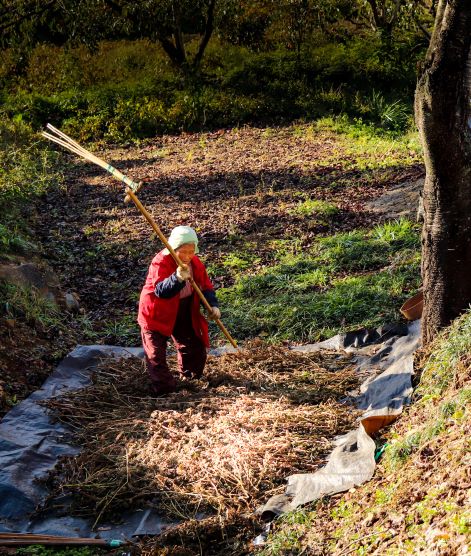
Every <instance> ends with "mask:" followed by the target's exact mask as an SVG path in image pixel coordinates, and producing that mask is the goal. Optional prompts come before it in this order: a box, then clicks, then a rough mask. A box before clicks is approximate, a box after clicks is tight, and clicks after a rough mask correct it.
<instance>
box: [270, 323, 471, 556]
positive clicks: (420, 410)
mask: <svg viewBox="0 0 471 556" xmlns="http://www.w3.org/2000/svg"><path fill="white" fill-rule="evenodd" d="M470 332H471V313H467V314H465V315H464V316H463V317H461V318H460V319H458V320H457V321H455V322H454V323H453V325H452V326H450V327H449V328H448V329H447V330H445V331H444V332H443V334H442V335H441V336H440V337H439V338H438V339H437V340H436V341H435V342H434V343H433V345H432V346H430V348H429V349H427V351H423V352H421V353H418V354H417V361H416V373H417V375H416V376H417V381H418V382H419V384H418V386H417V388H416V390H415V394H414V401H413V404H412V405H411V406H410V407H409V409H408V410H407V412H406V413H405V414H404V415H403V416H402V417H401V418H400V419H399V420H398V421H397V422H396V424H395V425H394V426H392V427H391V428H390V429H389V430H387V431H386V433H385V434H384V438H382V439H378V440H381V441H382V442H384V443H385V449H384V455H383V457H382V459H381V461H380V463H379V465H378V467H377V472H376V475H375V478H374V479H373V480H372V481H371V482H370V483H368V484H367V485H364V486H361V487H358V488H357V489H352V490H351V491H350V492H348V493H347V494H346V495H343V496H337V497H332V498H330V499H325V500H321V501H318V502H317V503H316V504H314V505H313V506H311V507H310V508H305V509H303V510H299V511H296V512H293V513H291V514H289V515H287V516H285V517H283V518H282V519H280V520H279V521H278V522H277V523H276V524H275V527H274V531H273V533H272V534H271V536H270V537H269V539H268V543H267V545H266V546H265V548H264V550H263V551H262V554H263V555H264V556H268V555H275V554H300V553H302V554H312V555H326V554H329V555H340V554H342V555H345V554H358V555H364V554H381V555H391V556H393V555H400V554H401V555H402V554H430V555H432V554H433V555H462V554H469V547H470V540H471V497H470V490H469V488H470V486H471V473H470V469H471V468H470V461H471V450H470V432H471V418H470V405H469V402H470V400H471V381H470V368H471V334H470Z"/></svg>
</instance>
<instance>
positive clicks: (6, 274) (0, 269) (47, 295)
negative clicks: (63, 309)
mask: <svg viewBox="0 0 471 556" xmlns="http://www.w3.org/2000/svg"><path fill="white" fill-rule="evenodd" d="M0 281H3V282H7V283H8V284H13V285H14V286H18V287H22V288H35V289H36V290H37V291H38V292H39V293H40V294H41V295H42V296H43V297H44V299H47V300H48V301H50V302H51V303H54V304H55V305H61V303H63V304H65V302H64V301H63V298H64V295H63V293H62V292H61V290H60V284H59V279H58V278H57V276H56V275H55V274H54V273H53V272H52V271H51V270H49V269H48V268H39V267H38V266H37V265H35V264H33V263H23V264H19V265H14V264H3V265H0Z"/></svg>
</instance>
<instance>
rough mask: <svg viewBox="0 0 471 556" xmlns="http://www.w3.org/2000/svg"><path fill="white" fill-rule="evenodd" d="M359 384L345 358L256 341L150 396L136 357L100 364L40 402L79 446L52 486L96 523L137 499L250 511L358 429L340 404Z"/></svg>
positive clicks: (180, 508)
mask: <svg viewBox="0 0 471 556" xmlns="http://www.w3.org/2000/svg"><path fill="white" fill-rule="evenodd" d="M173 364H174V363H173ZM356 385H357V378H356V375H355V372H354V371H353V370H352V368H351V365H350V361H349V358H348V356H346V355H345V356H339V355H338V354H337V353H324V354H320V353H315V354H301V353H298V352H294V351H289V350H287V349H285V348H281V347H273V346H264V345H260V344H252V345H251V346H249V349H245V350H240V351H239V352H238V353H234V354H227V355H224V356H222V357H219V358H216V357H210V358H209V360H208V364H207V368H206V373H205V377H204V378H203V379H202V380H199V381H197V382H191V383H190V382H187V383H182V385H181V387H180V389H179V391H178V392H176V393H174V394H172V395H169V396H167V397H164V398H151V397H150V396H149V394H148V383H147V378H146V371H145V369H144V366H143V364H142V362H141V361H140V360H138V359H134V358H130V359H121V360H109V359H107V360H105V361H104V362H103V363H102V364H101V365H100V367H99V368H98V370H97V372H96V373H95V376H94V381H93V385H92V386H90V387H88V388H86V389H84V390H81V391H79V392H76V393H73V394H70V395H69V396H67V397H66V398H62V399H55V400H51V401H49V402H48V403H47V405H48V407H49V408H50V409H51V410H53V411H54V413H55V414H56V415H57V417H58V419H60V420H61V421H62V422H64V423H67V424H68V425H69V426H70V427H71V428H72V430H73V431H74V437H75V441H76V442H77V443H78V444H79V445H81V446H82V447H83V451H82V452H81V453H80V454H79V455H78V456H76V457H74V458H68V459H65V460H64V461H62V463H61V465H60V466H59V467H58V468H57V469H56V471H55V473H54V474H53V475H52V476H51V477H49V484H50V486H51V487H52V488H53V490H54V492H55V494H58V493H61V492H71V493H73V494H74V495H75V500H76V502H75V505H74V510H75V512H76V513H78V514H80V515H86V516H93V517H94V518H95V519H96V523H98V522H99V521H101V520H102V519H103V518H104V517H106V518H110V517H113V515H115V514H119V512H121V511H122V510H123V509H125V508H129V507H139V506H142V505H143V504H147V505H153V506H156V507H159V508H160V509H162V510H163V511H165V513H166V515H173V516H178V517H180V518H188V517H192V516H193V517H194V516H195V514H196V512H198V511H205V512H212V511H217V512H218V514H219V515H220V516H224V515H227V514H228V513H229V512H231V511H239V512H240V511H253V510H254V508H255V507H256V505H257V504H258V503H260V502H261V501H263V500H264V499H266V498H267V496H268V495H270V494H273V493H275V492H277V491H280V489H281V488H282V485H283V484H284V479H285V478H286V476H287V475H289V474H291V473H298V472H309V471H313V470H315V469H316V468H317V467H318V466H319V464H320V463H321V462H322V460H323V458H324V457H325V454H326V452H327V451H328V450H329V448H330V445H331V439H332V437H333V436H335V435H336V434H339V433H342V432H344V431H346V430H348V429H350V428H351V427H352V426H353V420H354V418H355V412H353V411H352V409H351V408H350V407H348V406H346V405H344V404H342V403H339V402H338V401H336V400H338V399H340V398H342V397H344V396H345V394H346V392H347V391H348V390H350V389H352V388H353V387H355V386H356Z"/></svg>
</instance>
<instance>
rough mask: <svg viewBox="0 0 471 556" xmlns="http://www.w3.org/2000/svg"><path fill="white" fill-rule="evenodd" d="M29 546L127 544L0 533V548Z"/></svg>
mask: <svg viewBox="0 0 471 556" xmlns="http://www.w3.org/2000/svg"><path fill="white" fill-rule="evenodd" d="M31 544H41V545H44V546H64V545H79V546H88V545H90V546H92V545H95V546H107V547H110V548H118V547H120V546H123V545H126V544H129V542H128V541H123V540H118V539H116V540H106V539H88V538H81V537H59V536H57V535H36V534H34V533H0V546H27V545H31Z"/></svg>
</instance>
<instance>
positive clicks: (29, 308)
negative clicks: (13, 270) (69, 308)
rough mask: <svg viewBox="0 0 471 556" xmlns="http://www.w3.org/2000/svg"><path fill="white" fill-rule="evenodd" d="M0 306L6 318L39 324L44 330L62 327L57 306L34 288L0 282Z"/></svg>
mask: <svg viewBox="0 0 471 556" xmlns="http://www.w3.org/2000/svg"><path fill="white" fill-rule="evenodd" d="M0 306H1V307H2V309H3V313H4V315H5V317H6V318H11V319H16V318H20V319H21V320H24V321H25V322H27V323H29V324H31V325H35V324H39V325H40V326H42V327H43V328H44V329H49V328H56V327H60V326H61V325H62V321H63V319H62V317H61V314H60V311H59V309H58V307H57V305H56V304H55V303H53V302H52V301H49V300H48V299H45V298H44V297H43V296H42V295H41V294H40V293H39V292H38V291H37V290H36V289H35V288H24V287H20V286H15V285H13V284H8V283H4V282H0Z"/></svg>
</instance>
